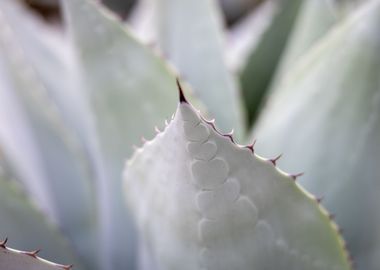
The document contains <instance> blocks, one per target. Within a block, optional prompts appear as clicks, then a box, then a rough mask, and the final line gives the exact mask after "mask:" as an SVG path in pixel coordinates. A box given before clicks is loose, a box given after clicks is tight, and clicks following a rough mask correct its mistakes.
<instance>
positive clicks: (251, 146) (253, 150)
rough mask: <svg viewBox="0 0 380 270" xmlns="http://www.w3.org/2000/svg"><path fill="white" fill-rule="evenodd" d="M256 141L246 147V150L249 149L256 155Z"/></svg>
mask: <svg viewBox="0 0 380 270" xmlns="http://www.w3.org/2000/svg"><path fill="white" fill-rule="evenodd" d="M256 141H257V140H256V139H255V140H254V141H253V142H252V143H251V144H248V145H246V146H245V148H248V149H249V150H251V152H252V153H254V152H255V149H254V147H255V144H256Z"/></svg>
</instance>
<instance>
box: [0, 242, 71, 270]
mask: <svg viewBox="0 0 380 270" xmlns="http://www.w3.org/2000/svg"><path fill="white" fill-rule="evenodd" d="M0 268H1V269H7V270H20V269H23V270H69V269H70V266H69V265H67V266H65V265H60V264H56V263H53V262H49V261H46V260H44V259H41V258H39V257H38V256H37V255H35V252H34V251H32V252H25V251H19V250H15V249H11V248H7V247H5V245H4V242H2V243H0Z"/></svg>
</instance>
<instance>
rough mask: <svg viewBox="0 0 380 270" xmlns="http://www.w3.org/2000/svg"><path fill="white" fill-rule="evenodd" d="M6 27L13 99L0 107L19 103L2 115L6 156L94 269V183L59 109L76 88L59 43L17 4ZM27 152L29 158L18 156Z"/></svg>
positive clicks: (2, 43) (7, 8) (2, 61)
mask: <svg viewBox="0 0 380 270" xmlns="http://www.w3.org/2000/svg"><path fill="white" fill-rule="evenodd" d="M0 20H1V25H2V27H1V29H0V47H1V50H0V65H1V67H0V71H1V72H2V74H1V75H0V77H1V79H2V80H1V82H0V83H1V84H2V86H3V88H2V89H1V91H0V92H1V95H3V96H5V97H7V99H5V100H2V101H1V103H3V102H4V103H5V102H7V101H8V100H9V101H11V102H12V103H10V104H7V106H6V107H4V108H2V110H1V112H2V113H4V115H3V116H2V118H5V119H7V121H5V122H2V125H1V128H0V134H3V135H4V134H5V135H4V136H3V135H2V136H1V137H2V139H1V141H0V142H1V143H2V145H3V148H4V154H5V155H6V159H7V160H8V162H9V165H10V167H11V168H12V170H13V173H14V174H15V175H16V176H18V177H17V178H18V179H19V180H20V181H21V182H22V183H23V184H24V186H25V187H26V190H27V191H28V192H30V193H31V194H32V196H38V195H42V196H41V198H40V197H36V198H34V199H35V201H37V202H38V203H39V205H40V206H41V208H43V209H48V210H50V211H51V212H50V214H51V215H52V216H53V218H54V221H55V222H57V223H58V224H59V226H60V227H61V228H62V229H63V230H64V231H65V233H66V234H67V236H68V238H69V239H70V240H71V241H72V242H73V243H74V248H75V249H76V250H77V251H78V252H79V254H80V255H81V257H82V258H83V259H84V261H85V263H86V265H88V266H89V267H90V268H91V269H95V268H94V267H95V263H96V258H97V257H98V256H97V255H96V252H97V251H96V249H95V246H96V245H95V243H96V234H95V229H96V222H95V220H94V219H95V203H94V198H93V196H94V192H93V187H92V178H93V175H92V171H91V169H90V168H91V165H90V163H89V161H88V159H87V158H88V157H87V153H86V149H85V147H84V145H83V144H82V142H81V141H80V139H79V134H78V133H77V132H76V131H75V130H74V129H72V128H71V127H72V126H71V127H70V125H68V124H67V123H68V122H67V121H68V114H65V113H66V112H67V111H69V110H70V109H71V108H72V107H66V108H63V105H64V103H60V101H62V100H61V99H60V97H61V96H60V95H62V93H67V92H68V91H66V89H65V88H64V87H65V86H66V87H67V86H68V85H69V84H68V83H67V79H68V77H67V76H66V72H65V62H61V61H60V60H61V59H62V58H61V57H62V56H61V55H59V52H60V51H59V49H55V48H56V47H53V46H51V45H52V43H51V41H52V38H54V36H51V35H50V34H49V33H50V32H49V31H48V29H46V27H45V26H44V25H43V24H42V23H40V22H39V21H37V20H36V19H35V18H34V17H32V16H31V15H30V14H29V13H27V12H26V11H25V10H23V9H22V8H21V7H20V6H18V5H17V3H15V1H7V0H6V1H1V4H0ZM54 44H56V43H54ZM59 93H60V94H59ZM11 104H13V105H15V106H12V105H11ZM66 105H67V102H66ZM63 109H65V111H64V110H63ZM13 116H15V117H13ZM25 124H26V126H24V125H25ZM24 131H25V132H26V133H24ZM19 142H20V143H19ZM8 144H9V145H8ZM12 145H13V146H14V147H11V146H12ZM20 146H26V149H25V152H22V153H17V151H20V149H23V148H21V147H20ZM29 162H30V163H29ZM34 166H36V167H35V168H34ZM28 173H35V174H33V175H28ZM40 177H41V178H40ZM35 180H36V181H35ZM37 181H38V182H37ZM36 183H37V185H35V184H36ZM40 189H41V190H40ZM68 196H69V198H70V199H68ZM45 203H49V205H48V207H46V206H45Z"/></svg>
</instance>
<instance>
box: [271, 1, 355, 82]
mask: <svg viewBox="0 0 380 270" xmlns="http://www.w3.org/2000/svg"><path fill="white" fill-rule="evenodd" d="M357 2H360V1H358V0H343V1H330V0H307V1H304V3H303V4H302V6H301V10H300V12H299V15H298V16H297V20H296V22H295V26H294V28H293V29H292V32H291V35H290V37H289V41H288V43H287V46H286V50H285V51H284V55H283V56H282V59H281V63H280V67H279V68H278V70H277V72H276V77H275V78H274V80H275V82H274V83H273V84H274V86H273V88H276V86H275V85H276V82H277V81H278V80H280V78H281V76H282V75H283V74H286V72H287V71H288V70H291V68H292V65H294V64H295V63H296V62H297V60H298V59H299V58H300V57H301V56H302V55H304V54H305V53H307V51H308V50H309V49H310V48H311V47H312V46H313V45H314V44H315V43H316V42H318V40H320V39H321V38H322V37H323V36H324V35H325V34H326V33H328V31H329V30H330V29H332V28H333V26H335V25H336V24H337V23H339V22H341V21H342V20H343V19H344V18H345V17H346V16H347V15H348V14H350V11H352V10H354V8H356V7H357Z"/></svg>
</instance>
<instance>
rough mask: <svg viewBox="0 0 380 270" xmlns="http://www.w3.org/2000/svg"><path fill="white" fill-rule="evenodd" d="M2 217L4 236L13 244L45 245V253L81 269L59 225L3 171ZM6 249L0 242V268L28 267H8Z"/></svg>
mask: <svg viewBox="0 0 380 270" xmlns="http://www.w3.org/2000/svg"><path fill="white" fill-rule="evenodd" d="M0 169H1V168H0ZM0 217H1V218H0V228H1V231H0V238H1V239H2V240H4V239H5V238H6V237H8V238H9V242H10V243H11V244H12V245H13V246H17V247H22V248H23V249H27V250H35V249H36V248H43V250H42V251H41V254H42V255H43V256H44V257H47V258H49V259H51V260H55V261H60V262H70V263H75V264H76V266H77V267H76V269H78V270H79V269H82V268H80V266H79V264H78V262H77V261H76V259H75V258H74V256H73V253H72V249H71V248H70V247H69V246H68V244H67V242H66V241H65V239H64V238H63V237H62V236H61V235H60V233H59V232H58V231H57V230H56V228H54V226H52V225H51V224H50V223H49V222H48V221H47V219H46V217H44V216H43V214H42V213H41V212H40V211H38V210H37V208H36V207H34V206H33V205H32V204H31V203H30V201H29V200H28V198H26V196H24V194H22V193H21V192H20V189H19V187H18V186H17V185H15V182H11V181H9V180H6V178H5V175H4V174H3V173H1V174H0ZM5 253H6V252H5V251H4V245H0V269H7V270H9V269H17V270H19V269H26V268H24V267H19V268H11V267H10V266H9V267H5V266H4V263H7V260H6V259H5V258H4V257H3V256H4V254H5ZM33 269H34V268H33Z"/></svg>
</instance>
